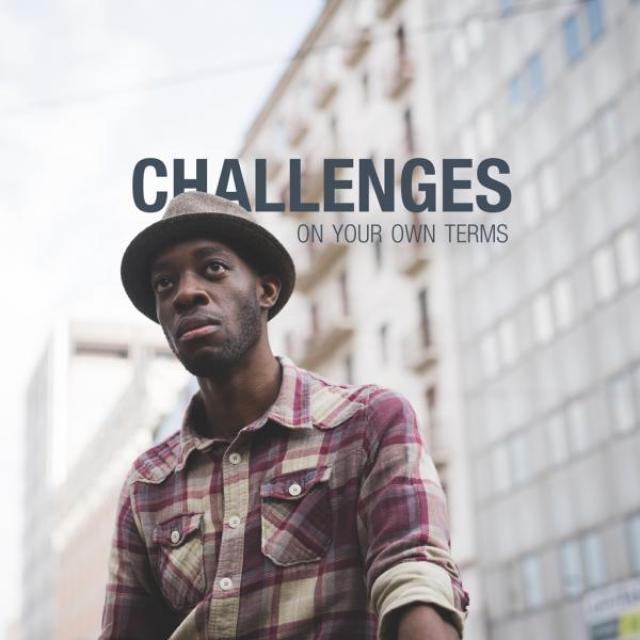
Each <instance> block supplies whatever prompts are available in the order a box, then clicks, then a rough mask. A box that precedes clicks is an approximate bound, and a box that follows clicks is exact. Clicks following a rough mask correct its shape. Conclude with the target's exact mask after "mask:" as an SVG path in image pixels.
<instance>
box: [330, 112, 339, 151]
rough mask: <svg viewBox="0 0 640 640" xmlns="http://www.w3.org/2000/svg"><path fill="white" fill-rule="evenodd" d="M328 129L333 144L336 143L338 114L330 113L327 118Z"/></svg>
mask: <svg viewBox="0 0 640 640" xmlns="http://www.w3.org/2000/svg"><path fill="white" fill-rule="evenodd" d="M329 129H330V130H331V141H332V142H333V145H334V146H335V145H337V144H338V116H336V115H335V114H332V115H331V118H330V120H329Z"/></svg>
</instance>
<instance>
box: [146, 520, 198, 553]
mask: <svg viewBox="0 0 640 640" xmlns="http://www.w3.org/2000/svg"><path fill="white" fill-rule="evenodd" d="M201 524H202V514H201V513H184V514H181V515H179V516H174V517H173V518H170V519H169V520H165V521H164V522H161V523H160V524H158V525H156V527H154V529H153V541H154V542H155V543H156V544H161V545H163V546H169V547H178V546H180V545H181V544H182V543H183V542H184V541H185V540H186V539H187V538H188V537H189V536H191V534H193V533H194V532H195V531H198V530H199V529H200V526H201Z"/></svg>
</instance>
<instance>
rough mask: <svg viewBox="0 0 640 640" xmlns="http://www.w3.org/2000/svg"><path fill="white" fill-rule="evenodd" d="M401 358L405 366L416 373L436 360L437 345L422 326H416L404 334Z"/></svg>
mask: <svg viewBox="0 0 640 640" xmlns="http://www.w3.org/2000/svg"><path fill="white" fill-rule="evenodd" d="M402 360H403V362H404V365H405V366H406V367H407V368H409V369H412V370H413V371H415V372H416V373H423V372H425V371H427V370H428V369H430V368H431V367H433V366H434V365H435V364H436V362H437V361H438V350H437V347H436V345H434V344H433V342H432V341H431V340H430V339H429V337H428V336H427V335H426V332H425V330H424V329H423V328H422V327H420V326H416V328H415V329H414V330H413V331H412V332H411V333H410V334H409V335H407V336H405V338H404V340H403V343H402Z"/></svg>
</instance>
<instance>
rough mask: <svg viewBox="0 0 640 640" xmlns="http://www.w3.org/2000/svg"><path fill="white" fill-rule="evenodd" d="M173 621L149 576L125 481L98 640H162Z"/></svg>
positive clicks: (172, 626)
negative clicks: (148, 639) (150, 639)
mask: <svg viewBox="0 0 640 640" xmlns="http://www.w3.org/2000/svg"><path fill="white" fill-rule="evenodd" d="M177 623H178V620H175V619H174V616H173V615H172V614H171V612H170V611H168V610H167V607H166V605H165V604H164V601H163V599H162V597H161V595H160V593H159V592H158V590H157V588H156V586H155V584H154V582H153V578H152V577H151V572H150V569H149V562H148V557H147V552H146V547H145V544H144V541H143V540H142V538H141V536H140V532H139V530H138V527H137V525H136V522H135V517H134V513H133V508H132V505H131V497H130V494H129V483H128V482H127V483H125V486H124V488H123V490H122V494H121V496H120V501H119V505H118V514H117V519H116V531H115V534H114V537H113V542H112V545H111V555H110V557H109V578H108V583H107V592H106V597H105V603H104V609H103V612H102V632H101V634H100V638H99V640H138V639H139V640H145V639H147V638H153V639H154V640H162V639H163V638H167V637H168V636H169V635H170V634H171V632H172V631H173V629H174V628H175V627H176V625H177Z"/></svg>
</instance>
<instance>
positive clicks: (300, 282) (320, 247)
mask: <svg viewBox="0 0 640 640" xmlns="http://www.w3.org/2000/svg"><path fill="white" fill-rule="evenodd" d="M307 246H308V248H309V251H310V253H311V255H310V257H309V264H308V266H307V268H306V269H302V270H300V272H299V273H298V277H297V280H296V288H297V289H298V290H299V291H301V292H302V293H307V292H308V291H309V290H310V289H311V288H312V287H313V286H314V285H315V284H316V283H318V282H319V281H320V280H321V279H322V276H323V275H324V274H325V273H326V272H327V271H328V270H329V267H331V265H333V264H334V263H335V262H336V261H337V260H338V259H339V258H340V256H342V255H343V254H344V253H345V252H346V251H347V245H346V244H344V243H337V242H321V243H317V244H314V243H309V244H308V245H307Z"/></svg>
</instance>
